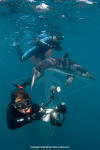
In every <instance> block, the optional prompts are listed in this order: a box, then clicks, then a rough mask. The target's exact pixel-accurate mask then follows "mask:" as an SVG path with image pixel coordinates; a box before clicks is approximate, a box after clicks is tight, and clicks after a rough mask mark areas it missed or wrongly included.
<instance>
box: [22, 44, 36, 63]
mask: <svg viewBox="0 0 100 150" xmlns="http://www.w3.org/2000/svg"><path fill="white" fill-rule="evenodd" d="M35 50H36V46H33V47H32V48H30V49H28V50H27V51H26V52H25V53H24V54H23V55H22V61H25V60H27V59H29V58H30V57H32V56H33V54H34V51H35Z"/></svg>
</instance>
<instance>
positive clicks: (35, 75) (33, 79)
mask: <svg viewBox="0 0 100 150" xmlns="http://www.w3.org/2000/svg"><path fill="white" fill-rule="evenodd" d="M40 76H41V73H40V72H39V71H37V70H36V69H35V70H34V72H33V75H32V81H31V90H32V88H33V86H34V83H35V80H36V79H37V78H39V77H40Z"/></svg>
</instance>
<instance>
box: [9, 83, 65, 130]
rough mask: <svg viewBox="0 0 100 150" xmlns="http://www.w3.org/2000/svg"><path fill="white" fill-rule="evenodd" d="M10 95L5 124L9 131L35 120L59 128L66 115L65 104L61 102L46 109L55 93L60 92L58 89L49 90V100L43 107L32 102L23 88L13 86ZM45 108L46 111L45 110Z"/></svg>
mask: <svg viewBox="0 0 100 150" xmlns="http://www.w3.org/2000/svg"><path fill="white" fill-rule="evenodd" d="M15 86H16V89H15V90H14V91H13V92H12V94H11V102H10V103H9V105H8V109H7V124H8V128H9V129H17V128H20V127H22V126H24V125H25V124H28V123H31V122H32V121H35V120H41V121H45V122H50V124H51V125H53V126H56V127H61V126H62V124H63V122H64V120H65V114H66V104H65V103H64V102H61V103H60V104H59V105H57V106H56V107H55V108H50V109H48V108H47V107H48V105H49V104H50V103H51V102H52V101H53V100H54V99H55V93H56V92H60V88H59V87H54V86H53V87H51V88H50V92H51V95H50V100H49V101H48V102H47V103H46V104H43V105H38V104H35V103H33V102H32V100H31V98H30V96H29V94H28V93H27V92H26V91H25V89H24V87H22V86H20V85H15ZM46 108H47V109H46Z"/></svg>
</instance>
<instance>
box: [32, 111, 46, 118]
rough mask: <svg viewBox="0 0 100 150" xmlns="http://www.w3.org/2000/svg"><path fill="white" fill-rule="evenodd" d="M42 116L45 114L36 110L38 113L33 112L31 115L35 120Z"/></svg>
mask: <svg viewBox="0 0 100 150" xmlns="http://www.w3.org/2000/svg"><path fill="white" fill-rule="evenodd" d="M42 116H43V115H42V113H41V112H36V113H33V114H32V115H31V117H32V119H33V120H41V118H42Z"/></svg>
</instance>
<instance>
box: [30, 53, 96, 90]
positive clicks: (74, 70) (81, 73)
mask: <svg viewBox="0 0 100 150" xmlns="http://www.w3.org/2000/svg"><path fill="white" fill-rule="evenodd" d="M46 69H48V70H53V71H56V72H59V73H61V74H64V75H66V76H67V79H66V83H65V84H66V85H69V84H70V83H71V82H72V80H73V79H74V78H75V77H76V76H77V77H84V78H88V79H94V77H93V76H92V75H91V74H90V73H89V72H88V71H87V70H85V69H84V68H83V67H82V66H81V65H79V64H77V63H75V62H73V61H72V60H70V58H69V55H68V53H66V54H65V55H64V57H62V58H53V57H50V58H47V59H45V60H43V61H41V62H39V63H38V64H37V65H36V66H35V67H34V68H33V75H32V81H31V89H32V87H33V86H34V83H35V80H36V79H38V78H40V77H41V75H42V73H43V72H44V71H45V70H46Z"/></svg>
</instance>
